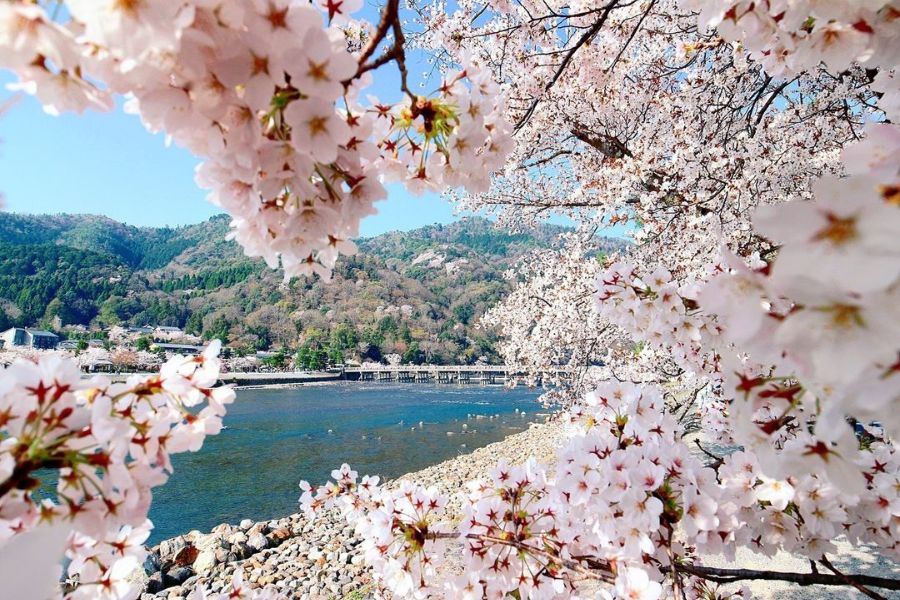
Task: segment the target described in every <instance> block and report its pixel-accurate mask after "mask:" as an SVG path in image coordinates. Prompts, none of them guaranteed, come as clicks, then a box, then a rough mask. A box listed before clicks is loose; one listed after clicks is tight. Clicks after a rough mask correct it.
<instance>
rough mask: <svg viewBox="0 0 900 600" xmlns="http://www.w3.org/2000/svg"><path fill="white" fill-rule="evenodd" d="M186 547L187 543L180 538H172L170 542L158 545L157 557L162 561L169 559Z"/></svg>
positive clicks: (166, 541) (165, 541)
mask: <svg viewBox="0 0 900 600" xmlns="http://www.w3.org/2000/svg"><path fill="white" fill-rule="evenodd" d="M186 545H187V542H185V541H184V538H183V537H181V536H179V537H177V538H172V539H171V540H164V541H162V542H160V544H159V556H160V557H161V558H162V559H163V560H167V559H171V558H172V557H173V556H175V554H176V553H177V552H178V551H179V550H181V549H182V548H184V547H185V546H186Z"/></svg>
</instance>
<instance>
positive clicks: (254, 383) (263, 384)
mask: <svg viewBox="0 0 900 600" xmlns="http://www.w3.org/2000/svg"><path fill="white" fill-rule="evenodd" d="M155 374H156V373H150V372H148V373H105V372H96V373H82V379H85V380H87V379H90V378H91V377H93V376H95V375H105V376H106V377H108V378H109V379H110V380H111V381H112V382H113V383H124V382H125V381H126V380H127V379H128V378H129V377H133V376H135V375H139V376H148V375H155ZM339 382H348V383H364V384H379V383H382V384H412V385H440V386H461V387H468V386H478V387H503V386H504V384H503V383H459V382H455V383H439V382H436V381H432V382H421V381H420V382H415V381H394V380H391V381H384V382H378V381H363V380H360V379H351V378H348V377H346V376H345V375H344V374H342V373H308V372H301V371H298V372H279V373H262V372H258V371H252V372H246V373H224V374H222V375H220V376H219V380H218V383H217V386H223V385H230V386H232V387H233V388H235V389H241V390H248V389H254V390H260V389H287V388H292V387H298V386H305V385H310V384H325V383H339Z"/></svg>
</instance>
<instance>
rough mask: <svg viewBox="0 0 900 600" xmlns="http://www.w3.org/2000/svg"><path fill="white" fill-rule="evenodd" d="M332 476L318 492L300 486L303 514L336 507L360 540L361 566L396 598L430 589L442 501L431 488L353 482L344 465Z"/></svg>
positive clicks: (303, 484) (371, 479) (372, 480)
mask: <svg viewBox="0 0 900 600" xmlns="http://www.w3.org/2000/svg"><path fill="white" fill-rule="evenodd" d="M331 476H332V478H333V479H334V481H333V482H331V481H330V482H328V483H326V484H325V485H324V486H322V487H319V488H313V487H312V486H310V485H309V483H307V482H306V481H303V482H301V483H300V488H301V489H302V490H303V494H302V496H301V497H300V506H301V508H302V509H303V510H304V512H307V513H315V512H316V511H318V510H320V509H322V508H324V507H329V506H331V505H334V504H335V503H337V505H338V506H340V509H341V512H342V514H343V516H344V517H345V518H346V519H347V521H348V522H349V523H350V524H352V525H355V526H356V533H357V534H359V535H360V536H361V537H362V538H363V551H364V557H365V560H366V562H367V564H369V565H370V566H372V567H373V569H374V574H375V576H376V577H377V578H378V579H379V580H380V581H382V582H383V583H384V584H385V585H386V586H387V587H389V588H390V589H391V590H392V591H393V592H394V593H395V594H397V595H398V596H399V597H405V596H410V597H412V596H418V595H420V593H422V592H424V591H425V590H428V589H429V588H432V587H433V586H434V584H435V581H436V572H435V568H434V565H435V563H434V558H433V555H434V551H435V546H436V537H437V534H438V532H439V531H440V530H441V526H440V524H439V523H438V521H437V519H438V518H439V517H440V516H441V514H442V513H443V511H444V508H445V506H446V502H447V500H446V498H445V497H444V496H442V495H441V494H440V493H438V492H437V490H436V489H435V488H428V489H425V488H423V487H421V486H415V485H413V484H411V483H410V482H408V481H401V482H400V483H399V485H398V486H396V487H394V488H387V487H385V486H381V485H379V478H378V477H369V476H364V477H363V478H362V479H361V480H359V481H357V479H358V475H357V472H356V471H354V470H352V469H351V468H350V466H349V465H347V464H344V465H342V466H341V468H340V469H338V470H334V471H332V472H331ZM438 546H439V544H438ZM437 555H438V556H439V555H440V553H439V552H438V553H437Z"/></svg>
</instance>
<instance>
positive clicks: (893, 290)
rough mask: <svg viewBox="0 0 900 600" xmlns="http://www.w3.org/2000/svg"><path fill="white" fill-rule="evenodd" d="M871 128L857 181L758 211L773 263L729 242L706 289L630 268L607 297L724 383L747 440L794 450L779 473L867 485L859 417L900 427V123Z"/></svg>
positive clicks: (854, 151) (606, 305) (631, 326)
mask: <svg viewBox="0 0 900 600" xmlns="http://www.w3.org/2000/svg"><path fill="white" fill-rule="evenodd" d="M868 133H869V137H868V138H867V139H866V140H865V141H864V142H861V143H859V144H858V145H851V146H848V148H847V150H846V151H845V153H844V160H845V163H846V167H847V171H848V172H849V173H850V175H849V176H848V177H846V178H843V179H837V178H823V179H822V180H820V181H819V182H818V183H817V184H816V185H815V186H814V189H815V191H816V198H815V199H814V200H811V201H806V202H791V203H786V204H782V205H777V206H771V207H764V208H762V209H760V210H759V211H758V213H757V216H756V218H755V220H754V223H755V226H756V230H757V231H758V232H759V233H760V234H761V235H763V236H765V238H766V239H767V240H769V241H770V242H771V243H773V244H777V250H776V247H773V250H772V255H771V257H770V258H769V260H768V261H764V260H762V259H761V258H760V257H759V256H758V255H757V254H754V255H752V256H750V257H749V259H748V261H745V260H743V259H741V258H740V257H738V256H736V255H734V254H731V253H730V252H728V251H727V250H724V251H723V254H724V256H723V259H722V260H721V261H720V262H719V263H718V264H716V265H715V266H714V267H713V268H712V269H711V271H712V273H713V276H712V277H711V278H710V279H709V281H708V282H707V283H705V284H702V285H701V284H690V283H689V284H681V285H676V284H674V283H672V282H671V281H670V279H671V274H670V273H669V272H668V271H665V270H657V271H655V272H653V273H652V274H650V275H649V276H644V277H640V276H638V275H636V273H635V270H634V269H633V268H632V267H629V266H626V265H621V264H619V265H614V266H613V267H612V268H611V269H610V270H609V271H607V273H605V274H603V275H601V277H600V278H599V279H598V286H599V291H598V294H597V301H598V304H599V307H600V311H601V313H603V314H604V315H605V316H606V317H607V318H609V319H610V321H612V322H614V323H616V324H617V325H619V326H620V327H622V328H624V329H625V330H626V331H628V332H629V333H631V334H633V335H636V336H639V337H640V339H642V340H645V341H647V342H649V343H651V344H653V345H656V346H658V347H665V348H668V349H670V350H671V352H672V355H673V357H674V358H675V359H676V361H678V362H679V364H681V365H682V366H684V367H685V368H692V369H694V370H695V371H697V372H699V373H706V374H708V375H710V376H712V377H713V378H714V379H715V380H717V381H718V382H720V383H721V385H722V390H721V393H722V396H723V397H724V399H725V400H726V401H728V405H727V411H728V413H729V421H730V422H731V424H732V426H733V428H734V433H735V434H736V437H735V439H736V440H737V441H738V442H739V443H741V444H743V445H745V446H747V447H750V448H753V449H754V450H755V451H756V452H758V453H762V454H764V455H766V456H768V455H771V454H772V453H773V451H774V449H779V450H780V449H783V450H785V452H778V453H777V454H778V455H779V456H780V457H781V458H782V459H783V460H777V459H776V457H774V456H773V457H772V458H773V460H772V461H768V460H767V461H764V462H765V464H767V465H768V467H767V468H770V469H772V470H771V471H770V474H771V475H776V476H787V475H788V474H790V473H795V472H798V469H800V471H799V472H806V470H807V469H813V470H814V471H816V472H818V471H822V472H826V473H828V474H829V475H833V476H834V480H835V481H836V482H840V483H842V484H843V485H844V486H845V487H846V488H847V489H851V490H853V489H857V490H858V489H859V488H860V487H861V486H862V485H863V481H862V478H861V476H859V474H858V473H856V474H854V471H856V467H855V466H854V465H853V462H852V461H851V460H850V459H849V458H848V456H849V454H850V451H851V450H852V449H853V447H854V446H855V444H856V440H855V438H853V436H852V435H851V433H850V430H849V428H848V427H847V425H846V423H845V422H844V420H845V417H848V416H849V417H853V418H856V419H858V420H860V421H862V422H864V423H870V422H872V421H879V422H881V424H882V425H883V427H884V429H885V431H886V432H887V433H888V435H889V436H890V437H893V438H896V437H897V435H898V433H900V420H898V417H897V415H896V414H895V412H894V411H892V410H890V407H891V406H892V405H893V404H894V403H896V401H897V399H898V398H900V387H898V386H900V369H898V367H897V365H898V357H900V327H898V320H897V316H898V313H897V306H898V305H900V243H898V240H900V210H898V208H897V206H896V202H897V189H898V183H900V161H898V159H897V156H898V154H897V150H898V149H900V130H898V128H897V127H896V126H895V125H889V124H872V125H870V126H869V128H868ZM721 408H723V409H725V408H726V406H725V405H723V406H722V407H721ZM807 428H809V430H810V431H813V432H814V433H813V434H808V433H804V432H805V430H806V429H807ZM800 439H803V440H804V441H803V442H802V443H801V442H799V441H797V440H800ZM788 448H793V450H794V451H795V452H794V453H793V454H794V455H793V456H792V457H789V454H790V453H788V452H787V450H788Z"/></svg>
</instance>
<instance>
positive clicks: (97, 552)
mask: <svg viewBox="0 0 900 600" xmlns="http://www.w3.org/2000/svg"><path fill="white" fill-rule="evenodd" d="M218 350H219V345H218V343H214V344H211V345H210V346H209V348H208V349H207V350H206V351H205V353H204V354H203V355H200V356H197V357H189V358H185V357H180V356H179V357H175V358H173V359H171V360H170V361H168V362H167V363H166V364H164V365H163V366H162V368H161V370H160V373H159V374H157V375H153V376H150V377H146V376H145V377H138V376H136V377H132V378H131V379H129V380H128V381H127V382H125V383H112V382H110V381H109V380H108V379H106V378H104V377H101V376H97V377H95V378H93V379H91V380H84V379H82V378H81V373H80V371H79V369H78V367H77V365H76V364H75V363H74V362H73V361H72V360H69V359H64V358H61V357H58V356H53V355H45V356H41V357H40V358H39V359H38V360H37V361H35V362H32V361H29V360H19V361H16V362H14V363H13V364H11V365H10V366H7V367H5V368H4V369H3V371H2V374H0V553H3V554H4V559H3V560H4V563H6V561H7V560H14V559H15V560H23V561H25V563H24V564H27V561H28V560H32V559H35V557H36V556H37V555H49V556H50V557H51V558H52V559H53V563H54V564H56V565H58V564H59V559H60V558H61V557H62V555H63V551H64V552H65V555H66V557H67V558H68V560H69V562H68V566H67V573H68V576H69V579H68V584H67V587H68V589H69V592H68V594H67V596H66V597H67V598H72V599H81V598H85V599H86V598H116V599H118V598H125V597H129V596H130V595H131V594H133V593H134V592H135V591H136V590H135V589H134V584H133V582H132V581H130V580H129V576H130V575H131V574H132V572H133V571H134V570H135V569H136V568H139V567H140V565H141V564H142V562H143V560H144V557H145V555H146V549H145V548H144V546H143V543H144V541H145V540H146V539H147V536H148V535H149V533H150V528H151V527H152V524H151V523H150V521H149V520H148V519H147V512H148V509H149V506H150V501H151V497H152V493H151V490H152V488H154V487H156V486H159V485H162V484H164V483H165V482H166V480H167V479H168V476H169V473H171V471H172V464H171V461H170V455H171V454H174V453H178V452H185V451H192V452H193V451H197V450H199V449H200V446H201V445H202V443H203V440H204V438H205V437H206V436H207V435H213V434H216V433H218V432H219V430H220V429H221V426H222V416H223V415H224V414H225V406H226V405H227V404H229V403H230V402H232V401H233V399H234V391H233V390H232V389H231V388H227V387H218V388H215V387H213V386H214V385H215V383H216V381H217V379H218V374H219V359H218V358H217V354H218ZM48 471H50V472H52V473H53V476H52V477H49V478H48V480H47V481H46V483H45V484H44V485H42V481H41V480H42V479H43V478H45V477H48V476H47V473H48ZM54 480H55V481H54ZM54 482H55V484H56V490H55V494H48V491H49V486H50V485H52V484H53V483H54ZM48 496H52V499H51V497H48ZM54 528H55V529H56V530H58V531H60V532H61V535H57V536H56V537H57V538H58V540H57V541H58V543H57V544H56V546H55V547H54V546H53V545H52V544H50V545H48V544H46V543H45V544H44V545H40V544H38V545H35V544H32V543H30V542H29V541H28V540H29V538H31V539H33V540H37V541H38V542H39V541H41V540H44V539H45V538H46V536H47V535H48V534H47V533H46V531H47V530H52V529H54ZM50 537H51V539H52V538H53V537H54V536H52V535H51V536H50ZM19 538H23V540H24V541H22V542H20V541H19ZM23 544H24V546H23ZM22 548H25V551H24V552H23V551H22ZM15 557H18V558H15ZM48 566H49V565H48ZM30 568H31V565H28V566H27V568H26V571H27V570H28V569H30ZM38 575H41V574H37V573H36V574H35V577H34V579H33V580H31V581H30V582H29V585H32V586H33V585H37V586H44V588H43V589H41V590H40V591H41V593H46V594H48V595H53V594H51V592H53V591H58V590H53V589H52V587H54V585H55V583H56V581H58V579H59V577H58V576H56V577H54V576H52V575H50V576H49V577H48V578H41V577H39V576H38ZM48 582H49V585H50V587H47V586H48ZM29 589H30V590H31V592H30V593H25V592H24V591H23V592H21V593H22V594H23V595H21V596H17V597H22V598H24V597H38V596H40V594H38V593H36V592H35V590H36V589H39V588H35V587H31V588H29ZM138 591H139V590H138ZM7 592H9V593H12V592H11V591H10V590H9V589H7V588H4V593H7ZM41 597H43V596H41ZM130 597H134V596H133V595H131V596H130Z"/></svg>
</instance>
